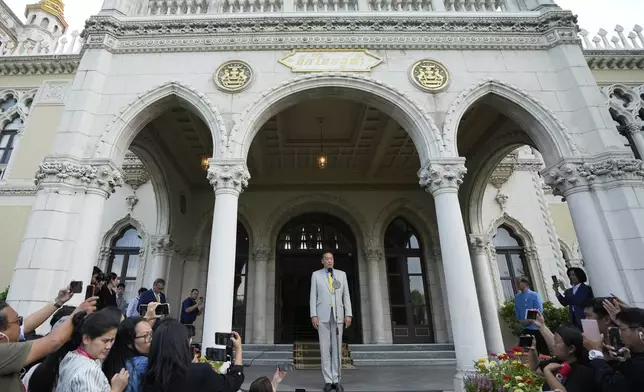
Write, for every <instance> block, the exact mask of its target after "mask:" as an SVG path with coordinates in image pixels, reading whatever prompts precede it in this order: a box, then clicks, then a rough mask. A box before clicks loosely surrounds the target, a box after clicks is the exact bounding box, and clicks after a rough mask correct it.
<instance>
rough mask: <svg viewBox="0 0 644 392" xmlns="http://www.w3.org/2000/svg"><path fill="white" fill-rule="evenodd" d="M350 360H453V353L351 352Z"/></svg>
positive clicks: (454, 355)
mask: <svg viewBox="0 0 644 392" xmlns="http://www.w3.org/2000/svg"><path fill="white" fill-rule="evenodd" d="M351 358H352V359H353V360H354V361H357V360H361V359H387V360H398V359H410V360H411V359H454V358H456V353H455V352H454V351H353V352H351Z"/></svg>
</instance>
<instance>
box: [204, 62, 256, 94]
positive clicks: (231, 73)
mask: <svg viewBox="0 0 644 392" xmlns="http://www.w3.org/2000/svg"><path fill="white" fill-rule="evenodd" d="M214 79H215V85H217V87H218V88H219V89H220V90H223V91H226V92H228V93H236V92H239V91H242V90H243V89H245V88H246V87H248V86H249V85H250V83H251V82H252V80H253V70H252V69H251V68H250V65H248V64H246V63H245V62H243V61H239V60H232V61H227V62H225V63H223V64H222V65H220V66H219V68H217V72H215V77H214Z"/></svg>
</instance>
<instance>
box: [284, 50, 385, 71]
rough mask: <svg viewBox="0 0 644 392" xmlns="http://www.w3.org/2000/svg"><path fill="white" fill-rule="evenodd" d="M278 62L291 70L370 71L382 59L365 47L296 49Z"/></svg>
mask: <svg viewBox="0 0 644 392" xmlns="http://www.w3.org/2000/svg"><path fill="white" fill-rule="evenodd" d="M279 63H280V64H282V65H284V66H286V67H288V68H290V69H291V71H292V72H371V70H372V69H373V68H375V67H376V66H378V65H379V64H380V63H382V59H381V58H380V57H378V56H376V55H375V54H373V53H371V52H369V51H368V50H366V49H362V50H360V49H346V50H342V49H327V50H323V49H322V50H317V51H315V50H297V49H296V50H293V51H292V52H291V53H289V54H287V55H286V56H284V57H282V58H281V59H280V60H279Z"/></svg>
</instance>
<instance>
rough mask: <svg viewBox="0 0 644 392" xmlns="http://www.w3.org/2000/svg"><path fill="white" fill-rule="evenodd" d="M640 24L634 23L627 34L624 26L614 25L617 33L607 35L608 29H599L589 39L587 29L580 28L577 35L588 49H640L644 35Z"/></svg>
mask: <svg viewBox="0 0 644 392" xmlns="http://www.w3.org/2000/svg"><path fill="white" fill-rule="evenodd" d="M642 30H643V29H642V26H640V25H635V27H633V30H631V31H630V32H629V33H628V35H625V34H624V28H623V27H622V26H620V25H617V26H616V27H615V32H616V33H617V35H613V36H612V37H610V38H609V37H608V31H606V30H604V29H599V32H597V35H596V36H594V37H593V38H592V39H590V38H589V37H590V34H589V33H588V31H587V30H583V29H582V30H581V32H580V33H579V35H580V36H581V41H582V45H583V47H584V49H589V50H642V49H644V35H642Z"/></svg>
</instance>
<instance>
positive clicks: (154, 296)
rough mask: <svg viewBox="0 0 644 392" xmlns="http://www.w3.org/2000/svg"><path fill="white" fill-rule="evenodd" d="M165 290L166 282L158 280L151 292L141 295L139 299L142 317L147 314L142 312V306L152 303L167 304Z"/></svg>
mask: <svg viewBox="0 0 644 392" xmlns="http://www.w3.org/2000/svg"><path fill="white" fill-rule="evenodd" d="M163 290H165V280H163V279H161V278H158V279H157V280H155V281H154V285H152V288H151V289H150V290H148V291H146V292H145V293H143V294H141V297H140V298H139V313H140V314H141V315H143V314H144V313H145V312H142V311H141V306H142V305H147V304H149V303H150V302H159V303H162V304H165V303H167V302H166V300H165V294H163Z"/></svg>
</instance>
